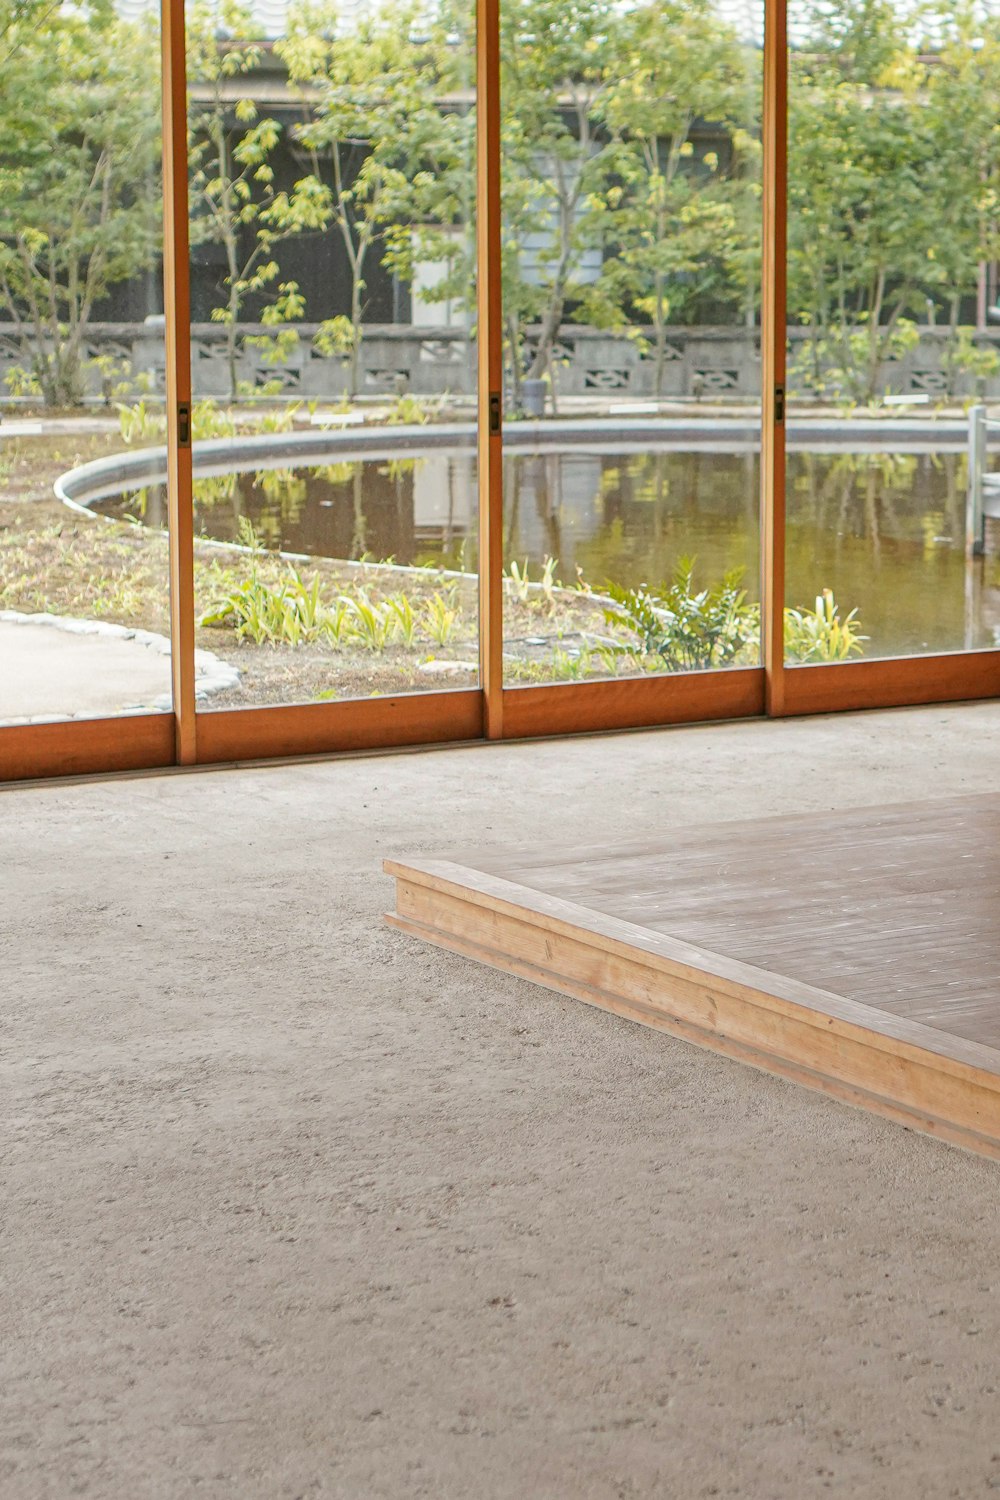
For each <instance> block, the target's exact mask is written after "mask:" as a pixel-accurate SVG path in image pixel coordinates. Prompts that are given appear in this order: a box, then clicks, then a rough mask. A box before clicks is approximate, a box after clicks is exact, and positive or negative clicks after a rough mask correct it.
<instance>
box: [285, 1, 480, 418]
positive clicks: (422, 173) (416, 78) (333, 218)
mask: <svg viewBox="0 0 1000 1500" xmlns="http://www.w3.org/2000/svg"><path fill="white" fill-rule="evenodd" d="M275 50H276V51H277V52H278V54H279V55H280V56H281V58H282V60H283V61H284V62H285V64H286V66H287V68H288V74H289V79H290V81H291V83H292V84H293V86H295V87H297V88H298V89H299V90H300V92H301V93H302V95H303V96H304V97H305V96H308V98H309V105H308V112H307V113H306V117H305V118H304V120H303V123H302V124H301V125H300V126H298V127H297V129H296V132H295V134H296V140H297V142H298V144H299V145H300V146H302V147H304V148H305V149H306V150H307V151H308V152H309V153H310V154H311V157H312V165H313V176H314V178H315V179H316V181H317V182H319V181H322V182H323V184H324V188H325V192H326V195H327V198H326V204H327V207H326V219H327V222H328V223H329V224H331V225H332V226H333V228H334V230H335V231H336V232H337V234H338V236H339V238H340V241H341V243H342V245H343V248H344V252H345V256H346V260H347V265H348V270H349V277H350V291H349V305H348V311H347V312H346V314H341V315H339V316H337V317H335V318H332V319H329V320H327V322H326V324H325V325H324V326H323V328H322V329H321V331H320V335H319V338H318V346H319V347H320V348H321V349H322V350H323V351H324V352H327V353H334V354H340V355H343V356H345V357H346V358H347V361H348V380H349V390H350V394H351V395H355V394H356V393H357V389H358V371H359V355H360V348H361V340H362V337H363V328H364V321H365V313H366V298H365V291H366V286H367V280H366V278H367V276H368V274H369V271H370V268H371V266H372V264H373V263H374V262H375V261H376V259H378V258H380V259H381V262H382V264H383V265H384V266H386V267H387V269H389V270H390V271H394V272H396V273H397V274H398V275H400V276H401V278H402V279H404V280H406V279H409V278H410V277H411V276H412V268H413V261H414V241H415V239H416V240H417V241H418V242H419V240H420V238H421V236H422V237H423V241H424V243H425V245H426V244H431V243H437V244H440V243H441V241H442V239H443V236H442V233H441V231H442V229H443V226H445V225H447V224H449V223H450V222H452V221H453V220H454V219H455V218H456V217H458V216H460V215H461V214H462V213H463V212H465V213H466V214H467V209H468V203H469V199H470V195H471V187H470V177H469V172H470V165H471V152H470V141H471V135H470V125H471V121H470V118H469V112H468V109H467V108H466V109H464V110H463V109H455V108H451V109H449V108H446V107H444V106H443V104H442V102H441V101H442V100H443V99H445V98H446V97H447V96H448V94H449V92H453V89H452V80H453V79H454V78H455V76H456V73H460V71H461V68H462V64H463V57H462V54H461V49H456V48H455V47H454V45H453V44H452V43H451V42H450V40H449V37H448V35H447V32H446V28H445V26H444V25H443V24H442V18H441V17H438V18H437V20H436V21H433V22H430V23H427V22H423V23H421V21H420V17H419V15H418V12H417V11H416V10H415V9H402V10H400V9H393V10H391V11H390V10H388V9H387V10H381V11H379V10H376V11H373V12H371V13H369V14H367V15H363V16H362V17H361V18H360V19H359V20H358V22H357V23H356V25H355V26H354V28H353V29H352V30H350V31H345V30H342V29H340V28H339V27H338V25H337V22H336V17H335V16H334V15H333V14H332V13H331V12H330V11H323V10H320V11H317V10H315V9H313V8H310V7H305V8H304V9H302V10H300V11H298V12H296V13H295V14H293V15H292V16H291V17H290V18H289V26H288V35H287V36H286V38H285V40H284V41H282V42H280V43H278V44H277V46H276V49H275ZM464 60H465V61H466V62H468V57H466V58H465V59H464ZM435 231H436V233H437V240H436V241H435V240H433V238H432V236H433V234H434V233H435ZM449 256H450V258H451V259H452V260H453V261H454V262H455V265H454V266H452V267H451V274H452V276H453V277H454V275H455V273H456V268H457V266H458V265H460V264H464V256H463V254H462V252H461V250H456V249H455V247H454V246H452V247H451V249H450V250H449Z"/></svg>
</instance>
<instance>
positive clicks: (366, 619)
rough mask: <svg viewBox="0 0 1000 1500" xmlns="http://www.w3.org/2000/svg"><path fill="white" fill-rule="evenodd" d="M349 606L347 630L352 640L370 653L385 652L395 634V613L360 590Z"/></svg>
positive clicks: (348, 601) (350, 600)
mask: <svg viewBox="0 0 1000 1500" xmlns="http://www.w3.org/2000/svg"><path fill="white" fill-rule="evenodd" d="M345 602H346V605H347V611H348V614H347V628H348V632H349V635H350V637H351V638H352V639H354V640H356V641H358V642H359V643H360V644H361V645H362V646H365V647H367V649H368V650H369V651H378V652H381V651H384V650H385V648H386V646H387V645H388V644H389V642H390V641H391V640H392V637H393V635H394V633H395V630H394V620H395V616H394V614H393V612H392V611H391V610H390V609H388V608H387V607H386V606H385V605H381V604H376V603H375V602H374V601H373V600H372V599H370V598H369V597H368V595H367V594H364V593H362V592H361V591H360V590H359V591H358V593H357V594H356V595H355V596H354V598H353V599H351V598H347V599H346V600H345Z"/></svg>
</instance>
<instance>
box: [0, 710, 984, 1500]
mask: <svg viewBox="0 0 1000 1500" xmlns="http://www.w3.org/2000/svg"><path fill="white" fill-rule="evenodd" d="M998 740H1000V705H994V704H987V705H978V706H962V707H955V708H946V709H924V710H919V711H908V712H899V713H883V714H877V715H876V714H871V715H865V716H861V715H859V716H853V717H841V718H839V719H835V718H830V719H816V720H811V721H800V722H789V723H785V724H765V723H753V724H742V725H733V726H715V727H712V728H707V729H700V728H699V729H684V730H674V731H667V732H662V733H658V734H648V733H647V734H636V735H625V736H618V737H614V738H606V739H583V740H577V741H572V742H562V743H542V744H535V745H520V746H515V745H508V746H502V747H490V748H486V747H478V748H474V749H463V750H451V751H441V752H437V751H435V752H429V753H422V754H417V755H407V756H392V757H382V758H371V759H358V760H344V761H339V762H326V763H312V764H299V765H292V766H284V767H265V768H246V769H242V770H236V771H222V772H214V773H199V774H193V775H163V776H151V777H145V778H140V777H134V778H123V779H118V780H111V781H106V782H92V783H81V784H75V785H69V784H67V785H63V786H56V785H51V786H47V787H22V788H18V789H11V790H8V791H6V792H5V793H4V795H3V796H0V840H2V848H3V853H4V857H3V860H2V862H0V903H2V910H3V913H4V917H3V921H2V924H0V973H2V974H3V976H4V980H5V983H4V985H3V1003H2V1011H0V1026H2V1036H3V1047H2V1054H0V1055H2V1062H0V1069H2V1072H0V1112H2V1118H0V1151H2V1156H3V1213H2V1216H0V1268H2V1293H0V1295H2V1297H3V1299H4V1306H3V1308H2V1309H0V1319H2V1323H0V1326H2V1330H3V1332H2V1337H0V1392H2V1395H0V1401H2V1404H3V1415H2V1419H0V1422H2V1425H0V1494H2V1496H3V1500H65V1497H68V1496H72V1495H86V1496H88V1497H91V1500H147V1497H150V1500H153V1497H155V1500H160V1497H163V1500H181V1497H187V1496H199V1497H201V1496H204V1497H207V1500H223V1497H224V1500H258V1497H260V1500H277V1497H289V1500H292V1497H312V1496H335V1497H343V1500H369V1497H373V1500H374V1497H388V1500H396V1497H410V1496H415V1497H416V1496H421V1497H422V1496H427V1497H434V1500H459V1497H461V1500H464V1497H467V1496H468V1497H475V1500H487V1497H488V1500H507V1497H510V1500H524V1497H530V1500H535V1497H553V1500H556V1497H558V1500H590V1497H601V1500H604V1497H609V1500H610V1497H635V1496H650V1497H667V1500H674V1497H676V1500H696V1497H701V1496H716V1495H718V1496H743V1497H751V1500H786V1497H787V1500H807V1497H810V1496H814V1495H826V1494H834V1495H841V1496H851V1497H856V1496H863V1497H865V1500H879V1497H891V1500H924V1497H927V1500H938V1497H952V1496H956V1497H961V1500H965V1497H968V1496H977V1495H980V1494H983V1495H987V1494H989V1493H992V1492H993V1491H994V1490H997V1489H1000V1423H998V1396H997V1391H998V1386H1000V1368H998V1367H1000V1298H998V1291H1000V1212H998V1204H1000V1195H998V1186H1000V1176H998V1169H997V1167H996V1165H994V1164H991V1163H989V1162H986V1161H983V1160H979V1159H977V1158H975V1157H972V1156H969V1155H965V1154H963V1153H962V1152H960V1151H958V1150H955V1149H953V1148H949V1147H946V1146H943V1145H940V1144H938V1143H935V1142H933V1141H930V1140H927V1139H924V1138H922V1137H919V1136H917V1135H914V1134H911V1133H909V1132H907V1131H905V1130H903V1129H901V1128H900V1127H898V1126H895V1125H892V1124H889V1123H887V1122H885V1121H882V1120H878V1119H874V1118H870V1117H867V1116H865V1115H864V1114H861V1113H859V1112H857V1111H854V1110H851V1109H848V1108H845V1107H842V1106H840V1105H837V1104H835V1103H832V1102H830V1101H828V1100H826V1099H824V1098H821V1097H819V1096H814V1095H811V1094H809V1093H806V1092H804V1091H802V1090H800V1089H798V1088H796V1087H794V1086H792V1085H790V1084H787V1083H784V1082H781V1081H778V1080H774V1079H771V1078H768V1077H766V1076H764V1075H762V1074H759V1073H756V1072H754V1071H752V1070H750V1069H748V1068H745V1067H741V1066H739V1065H737V1064H734V1063H730V1062H727V1061H726V1060H724V1059H722V1058H719V1057H717V1056H714V1055H712V1054H708V1053H702V1052H699V1051H697V1050H696V1049H694V1048H692V1047H690V1046H687V1045H685V1044H683V1043H681V1042H679V1041H673V1040H672V1039H670V1038H669V1037H666V1036H663V1035H660V1034H659V1033H656V1032H653V1031H649V1030H645V1029H643V1028H641V1027H638V1026H634V1025H631V1024H629V1023H628V1022H624V1021H621V1020H619V1019H617V1018H615V1017H613V1016H610V1015H606V1014H603V1013H600V1012H597V1011H594V1010H591V1009H589V1008H587V1007H585V1006H582V1005H579V1004H578V1003H576V1002H573V1001H571V1000H568V999H564V998H562V997H560V996H557V995H553V994H550V993H548V992H546V991H543V990H541V989H538V988H535V987H533V986H531V985H529V984H527V983H523V982H520V981H517V980H514V979H512V978H508V977H505V976H503V975H500V974H496V973H493V972H491V971H488V970H485V969H483V968H480V967H478V966H477V965H475V964H473V963H471V962H468V961H465V960H463V959H461V958H458V957H455V956H451V955H447V954H444V953H441V952H439V951H436V950H432V949H429V948H425V947H422V946H420V945H419V944H417V943H414V942H413V941H411V940H409V939H407V938H405V937H403V936H401V935H399V934H396V933H393V932H391V931H390V930H388V929H387V928H385V927H384V926H383V924H382V922H381V913H382V911H383V910H384V909H385V908H386V907H387V906H388V905H389V904H390V901H391V895H392V893H391V887H390V883H389V882H388V881H387V880H386V879H385V877H384V876H382V875H381V873H380V862H381V859H382V858H383V856H385V855H388V854H393V855H407V854H439V853H446V852H447V851H448V850H449V849H451V848H453V847H456V846H457V847H464V848H468V847H470V846H474V845H475V844H476V843H477V842H478V843H479V844H480V845H481V846H482V847H483V848H484V849H486V848H489V849H493V848H500V847H504V846H508V845H510V844H512V843H517V842H522V841H525V840H531V841H539V840H544V841H546V842H550V843H552V844H553V846H556V845H558V846H566V845H572V843H573V842H574V840H576V839H577V838H579V839H580V840H581V841H582V842H586V843H592V842H594V841H599V840H602V839H607V840H608V841H609V842H610V841H613V840H617V839H630V838H635V837H637V836H640V835H647V834H652V835H660V836H662V837H663V838H664V839H669V836H670V832H671V830H672V829H674V828H675V827H678V826H680V825H686V824H691V823H695V822H698V821H701V820H706V819H707V820H713V821H721V820H728V819H739V818H743V817H752V816H759V815H761V814H767V813H769V812H777V811H779V810H780V809H782V808H784V809H787V810H788V811H796V812H797V811H811V810H816V811H819V810H825V809H830V808H835V807H838V806H841V807H844V806H851V805H860V804H867V803H876V802H880V801H889V800H898V799H900V798H907V797H912V798H914V799H915V800H917V801H919V800H921V799H926V798H932V797H938V796H947V795H953V794H955V793H959V792H962V791H963V790H968V791H969V792H981V791H982V790H984V789H985V788H988V787H989V786H991V785H992V784H993V783H994V781H995V778H996V767H997V748H996V747H997V744H998ZM915 815H917V814H915Z"/></svg>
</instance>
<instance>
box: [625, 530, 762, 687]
mask: <svg viewBox="0 0 1000 1500" xmlns="http://www.w3.org/2000/svg"><path fill="white" fill-rule="evenodd" d="M694 566H695V560H694V558H688V557H683V558H681V559H680V561H679V562H678V564H677V568H676V570H675V572H674V578H673V582H672V583H671V584H670V585H669V587H667V588H664V587H662V586H661V587H660V588H659V589H650V588H649V587H648V586H646V585H642V586H640V587H639V588H637V589H623V588H619V587H618V586H617V585H615V584H612V585H610V586H609V587H608V589H607V594H608V596H609V598H610V599H611V600H612V601H613V603H612V604H611V606H610V607H609V608H607V609H605V611H604V614H605V619H606V620H607V622H608V624H609V625H612V626H615V627H617V628H618V629H624V630H626V631H628V632H629V636H630V638H631V644H632V645H633V647H634V650H635V652H636V654H637V655H640V656H653V657H657V658H659V660H660V662H662V664H663V667H665V668H666V670H667V671H669V672H691V671H698V670H704V669H705V668H709V667H721V666H726V665H727V664H729V663H731V662H734V661H735V660H736V659H737V658H738V657H739V656H740V655H741V654H743V653H745V652H746V651H747V650H748V648H750V647H751V646H752V644H754V643H755V642H756V636H757V628H756V619H757V613H758V612H757V610H756V608H755V607H754V606H753V605H751V604H748V602H747V597H746V590H745V589H743V588H741V587H740V579H741V577H742V569H733V570H732V571H730V572H729V573H727V574H726V575H725V577H724V578H723V580H722V582H721V583H718V584H716V585H714V587H712V588H707V589H700V590H697V591H696V590H695V588H694Z"/></svg>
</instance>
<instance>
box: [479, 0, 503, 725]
mask: <svg viewBox="0 0 1000 1500" xmlns="http://www.w3.org/2000/svg"><path fill="white" fill-rule="evenodd" d="M476 255H477V268H478V272H477V289H476V290H477V319H476V322H477V338H478V352H479V407H478V410H479V671H480V686H481V688H482V693H483V733H484V735H485V736H486V738H487V739H499V738H500V736H501V735H502V733H503V301H502V297H501V289H500V256H501V238H500V0H476Z"/></svg>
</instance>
